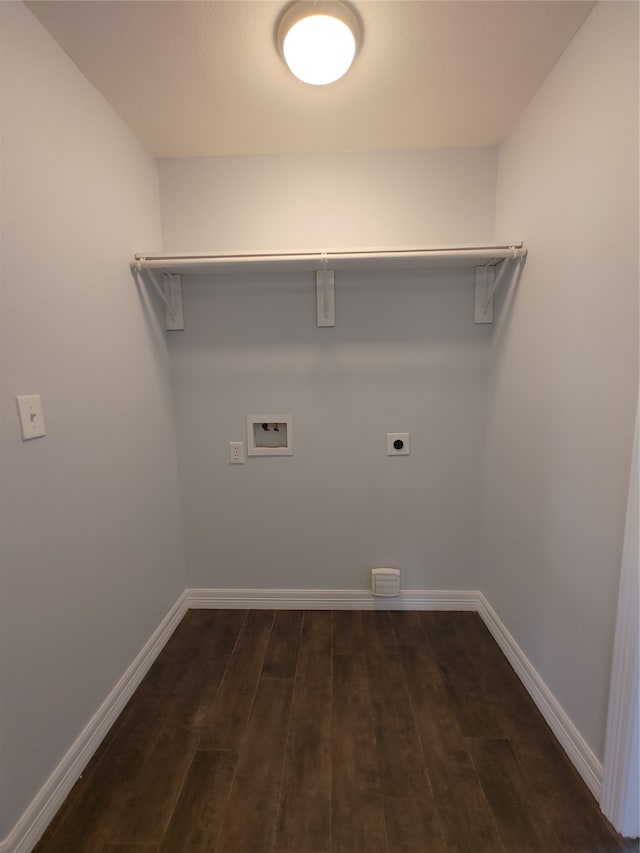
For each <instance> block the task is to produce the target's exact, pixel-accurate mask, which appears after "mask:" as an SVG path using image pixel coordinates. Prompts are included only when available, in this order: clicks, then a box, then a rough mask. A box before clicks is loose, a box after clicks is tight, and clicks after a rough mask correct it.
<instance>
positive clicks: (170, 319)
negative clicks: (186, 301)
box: [163, 273, 184, 331]
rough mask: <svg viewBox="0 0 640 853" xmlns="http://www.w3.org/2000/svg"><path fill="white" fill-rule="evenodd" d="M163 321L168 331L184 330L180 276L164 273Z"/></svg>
mask: <svg viewBox="0 0 640 853" xmlns="http://www.w3.org/2000/svg"><path fill="white" fill-rule="evenodd" d="M163 278H164V288H163V290H164V295H165V300H164V302H165V309H164V310H165V321H166V328H167V330H168V331H177V330H182V329H184V311H183V307H182V276H179V275H171V274H170V273H164V274H163Z"/></svg>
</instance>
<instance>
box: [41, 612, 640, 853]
mask: <svg viewBox="0 0 640 853" xmlns="http://www.w3.org/2000/svg"><path fill="white" fill-rule="evenodd" d="M637 849H638V847H637V845H635V846H634V845H633V844H632V843H631V842H625V841H624V839H621V838H619V836H617V835H616V834H615V833H614V832H613V830H612V828H611V827H610V826H609V824H608V823H607V822H606V821H605V819H604V818H603V817H602V815H601V814H600V811H599V809H598V807H597V805H596V802H595V800H594V799H593V797H592V796H591V794H590V793H589V791H588V790H587V789H586V787H585V785H584V784H583V782H582V780H581V779H580V778H579V776H578V774H577V773H576V771H575V770H574V768H573V767H572V765H571V764H570V762H569V761H568V759H567V758H566V756H565V755H564V753H563V752H562V750H561V749H560V747H559V746H558V744H557V742H556V741H555V739H554V738H553V736H552V734H551V733H550V731H549V729H548V728H547V726H546V724H545V722H544V720H543V719H542V717H541V716H540V714H539V713H538V711H537V709H536V708H535V706H534V705H533V703H532V701H531V700H530V698H529V696H528V695H527V693H526V691H525V690H524V688H523V687H522V685H521V684H520V682H519V681H518V679H517V677H516V676H515V674H514V672H513V670H512V669H511V668H510V666H509V664H508V663H507V661H506V659H505V658H504V656H503V655H502V653H501V652H500V650H499V649H498V647H497V645H496V644H495V643H494V641H493V639H492V638H491V636H490V634H489V633H488V631H487V630H486V628H485V627H484V625H483V624H482V622H481V620H480V618H479V616H478V615H477V614H475V613H440V612H438V613H432V612H383V611H378V612H365V611H333V612H329V611H307V612H304V613H303V612H298V611H277V612H274V611H266V610H256V611H239V610H227V611H213V610H192V611H189V612H188V613H187V615H186V616H185V617H184V619H183V621H182V622H181V624H180V625H179V626H178V628H177V630H176V631H175V633H174V635H173V637H172V638H171V639H170V641H169V643H168V644H167V645H166V647H165V648H164V650H163V651H162V653H161V655H160V656H159V657H158V659H157V661H156V662H155V664H154V665H153V667H152V668H151V670H150V671H149V673H148V675H147V677H146V678H145V680H144V681H143V683H142V684H141V685H140V687H139V688H138V690H137V691H136V693H135V694H134V696H133V697H132V699H131V701H130V702H129V704H128V705H127V707H126V708H125V710H124V711H123V713H122V714H121V715H120V717H119V718H118V720H117V721H116V723H115V725H114V726H113V728H112V729H111V731H110V732H109V734H108V735H107V737H106V738H105V740H104V742H103V743H102V745H101V746H100V748H99V750H98V751H97V753H96V755H95V756H94V758H93V759H92V761H91V763H90V764H89V766H88V767H87V769H86V770H85V772H84V774H83V776H82V778H81V779H80V780H79V781H78V783H77V784H76V785H75V787H74V788H73V790H72V791H71V793H70V795H69V797H68V798H67V800H66V802H65V803H64V805H63V806H62V808H61V809H60V811H59V813H58V814H57V815H56V817H55V818H54V820H53V821H52V823H51V825H50V826H49V828H48V829H47V831H46V833H45V835H44V837H43V838H42V840H41V841H40V843H39V844H38V846H37V847H36V851H37V853H62V851H68V853H180V851H185V853H204V851H207V853H312V851H313V853H467V852H468V853H613V851H629V850H637Z"/></svg>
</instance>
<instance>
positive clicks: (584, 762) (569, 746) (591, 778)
mask: <svg viewBox="0 0 640 853" xmlns="http://www.w3.org/2000/svg"><path fill="white" fill-rule="evenodd" d="M478 613H479V614H480V617H481V618H482V620H483V622H484V623H485V625H486V626H487V628H488V629H489V631H490V632H491V634H492V636H493V638H494V640H495V641H496V642H497V644H498V645H499V646H500V648H501V650H502V652H503V653H504V655H505V657H506V658H507V660H508V661H509V663H510V664H511V666H512V667H513V669H514V671H515V673H516V675H517V676H518V678H519V679H520V681H522V683H523V685H524V687H525V688H526V690H527V692H528V693H529V695H530V696H531V698H532V699H533V701H534V702H535V704H536V706H537V708H538V710H539V711H540V713H541V714H542V716H543V717H544V718H545V720H546V721H547V723H548V725H549V728H550V729H551V731H552V732H553V734H554V735H555V737H556V738H557V740H558V741H559V743H560V746H561V747H562V748H563V749H564V751H565V752H566V753H567V755H568V756H569V759H570V760H571V762H572V764H573V765H574V767H575V768H576V770H577V771H578V773H579V774H580V775H581V776H582V778H583V780H584V782H585V784H586V785H587V787H588V788H589V790H590V791H591V793H592V794H593V795H594V797H595V798H596V800H598V801H599V800H600V792H601V789H602V763H601V762H600V761H599V760H598V758H597V756H596V755H595V753H594V752H593V751H592V749H591V747H590V746H589V745H588V744H587V742H586V741H585V739H584V738H583V737H582V735H581V734H580V732H579V731H578V729H577V728H576V727H575V725H574V724H573V723H572V721H571V719H570V718H569V716H568V714H567V713H566V712H565V710H564V708H563V707H562V705H560V703H559V702H558V700H557V699H556V697H555V696H554V695H553V693H552V692H551V690H550V689H549V688H548V687H547V685H546V684H545V682H544V681H543V680H542V678H541V677H540V675H539V674H538V672H537V670H536V668H535V667H534V666H533V664H532V663H531V661H530V660H529V659H528V658H527V656H526V655H525V653H524V652H523V651H522V649H521V648H520V646H519V645H518V644H517V642H516V641H515V639H514V638H513V636H512V635H511V634H510V633H509V631H508V629H507V627H506V626H505V624H504V623H503V622H502V620H501V619H500V617H499V616H498V614H497V613H496V611H495V610H494V609H493V607H492V606H491V605H490V604H489V602H488V601H487V599H486V598H485V597H484V595H483V594H482V593H479V595H478Z"/></svg>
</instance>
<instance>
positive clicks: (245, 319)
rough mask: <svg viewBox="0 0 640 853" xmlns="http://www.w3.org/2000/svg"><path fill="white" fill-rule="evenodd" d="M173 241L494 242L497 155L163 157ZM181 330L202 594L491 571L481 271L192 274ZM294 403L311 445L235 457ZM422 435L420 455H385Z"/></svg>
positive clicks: (195, 579)
mask: <svg viewBox="0 0 640 853" xmlns="http://www.w3.org/2000/svg"><path fill="white" fill-rule="evenodd" d="M160 186H161V200H162V212H163V238H164V244H165V246H164V247H165V249H166V250H168V251H181V250H182V251H189V250H194V249H207V248H208V249H210V250H218V251H224V250H242V249H262V250H268V249H298V250H300V249H322V248H336V247H341V248H349V247H350V248H353V247H354V246H380V245H382V246H385V245H386V246H389V245H405V246H406V245H412V244H413V245H434V244H438V243H443V244H445V245H447V244H453V245H456V244H458V243H461V242H462V243H465V242H474V241H478V240H480V241H482V240H488V241H490V240H491V236H492V233H493V224H494V198H495V196H494V192H495V150H494V149H476V150H474V149H471V150H459V151H433V152H404V153H403V152H398V153H380V154H366V155H358V154H344V155H331V156H305V157H286V158H285V157H246V158H219V159H212V160H206V159H205V160H189V161H185V160H165V161H160ZM184 292H185V316H186V320H185V322H186V327H187V328H186V331H185V332H176V333H173V334H172V336H171V354H172V369H173V376H174V392H175V400H176V419H177V427H178V447H179V458H180V467H181V482H182V495H183V512H184V521H185V542H186V557H187V580H188V585H189V586H196V587H198V586H202V587H214V588H216V587H227V588H263V587H268V588H272V587H275V588H296V589H297V588H300V589H336V588H337V589H362V588H364V587H366V586H367V585H368V583H369V569H370V568H371V567H372V566H375V565H392V566H398V567H400V568H401V569H402V571H403V585H404V586H405V587H406V588H409V589H425V588H426V589H439V588H440V589H442V588H444V589H450V588H456V589H469V588H473V589H475V588H476V585H477V581H478V573H477V572H478V554H479V551H480V499H481V476H482V458H483V442H484V435H483V430H484V417H485V409H484V405H485V394H486V381H487V366H488V361H487V357H488V347H489V340H490V336H491V330H490V328H488V327H486V326H484V327H483V326H474V325H473V322H472V316H473V272H472V271H471V272H466V273H464V272H463V273H453V272H448V273H442V272H440V273H430V274H428V275H427V274H416V273H405V274H402V275H399V274H396V275H384V274H382V273H380V272H376V273H359V274H349V275H347V274H344V273H341V274H338V273H336V311H337V323H336V327H335V328H322V329H318V328H317V327H316V318H315V280H314V277H313V275H312V274H307V275H306V276H305V275H302V276H301V275H297V274H287V275H274V274H268V275H262V276H258V277H256V278H251V277H246V276H243V277H240V276H227V277H224V278H220V279H218V280H216V281H214V280H212V279H200V278H195V277H193V278H191V279H189V280H186V279H185V283H184ZM260 413H266V414H269V413H273V414H290V415H292V416H293V423H294V444H295V455H294V456H293V457H289V458H277V459H274V458H251V459H249V460H247V463H246V464H245V465H244V466H242V467H240V466H230V465H229V463H228V442H229V441H237V440H245V417H246V415H249V414H251V415H253V414H260ZM405 431H409V432H410V433H411V442H412V450H411V456H410V457H403V458H394V459H391V458H388V457H387V456H386V455H385V450H386V448H385V435H386V433H387V432H405Z"/></svg>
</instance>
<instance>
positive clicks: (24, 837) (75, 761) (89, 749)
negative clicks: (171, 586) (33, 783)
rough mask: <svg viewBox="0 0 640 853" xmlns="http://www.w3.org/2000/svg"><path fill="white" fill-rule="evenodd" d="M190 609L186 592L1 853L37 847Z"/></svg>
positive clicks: (24, 852) (21, 852) (18, 852)
mask: <svg viewBox="0 0 640 853" xmlns="http://www.w3.org/2000/svg"><path fill="white" fill-rule="evenodd" d="M186 611H187V594H186V591H185V592H183V593H182V595H181V596H180V597H179V598H178V600H177V601H176V603H175V604H174V605H173V607H172V608H171V610H170V611H169V612H168V613H167V615H166V616H165V617H164V619H163V620H162V622H161V623H160V625H158V627H157V628H156V630H155V631H154V632H153V634H152V635H151V637H150V638H149V640H147V642H146V643H145V645H144V646H143V648H142V649H141V650H140V652H139V653H138V655H137V656H136V658H135V659H134V660H133V662H132V663H131V665H130V666H129V667H128V669H127V670H126V672H125V673H124V675H123V676H122V677H121V678H120V680H119V681H118V683H117V684H116V685H115V687H114V688H113V690H112V691H111V692H110V693H109V695H108V696H107V698H106V699H105V700H104V702H103V703H102V705H100V707H99V708H98V710H97V711H96V712H95V714H94V715H93V717H92V718H91V719H90V720H89V722H88V723H87V725H86V726H85V727H84V729H83V731H82V732H81V733H80V735H79V736H78V737H77V738H76V740H75V742H74V743H73V744H72V746H71V747H70V748H69V750H68V751H67V753H66V755H65V756H64V758H63V759H62V761H60V763H59V764H58V766H57V767H56V769H55V770H54V771H53V773H52V774H51V776H50V777H49V778H48V779H47V781H46V782H45V784H44V785H43V787H42V788H41V789H40V791H39V792H38V794H37V795H36V796H35V798H34V799H33V801H32V802H31V804H30V805H29V806H28V807H27V809H26V811H25V812H24V814H23V815H22V817H21V818H20V820H19V821H18V823H17V824H16V825H15V826H14V828H13V829H12V830H11V832H10V833H9V835H8V836H7V837H6V838H5V839H4V840H3V841H2V842H1V843H0V853H29V851H30V850H32V849H33V847H34V846H35V845H36V843H37V842H38V840H39V839H40V837H41V835H42V834H43V832H44V831H45V829H46V828H47V826H48V825H49V823H50V821H51V820H52V819H53V817H54V815H55V814H56V812H57V811H58V809H59V808H60V806H61V805H62V803H63V802H64V800H65V798H66V796H67V794H68V793H69V791H70V790H71V788H72V787H73V786H74V784H75V783H76V781H77V780H78V779H79V777H80V775H81V774H82V772H83V770H84V769H85V767H86V766H87V764H88V763H89V761H90V759H91V757H92V755H93V754H94V752H95V751H96V749H97V748H98V747H99V746H100V743H101V742H102V740H103V739H104V737H105V735H106V734H107V732H108V731H109V729H110V728H111V726H112V725H113V723H114V722H115V721H116V719H117V717H118V715H119V714H120V713H121V711H122V710H123V708H124V706H125V705H126V704H127V702H128V701H129V699H130V698H131V696H132V694H133V692H134V690H135V689H136V687H137V686H138V685H139V684H140V682H141V681H142V679H143V678H144V676H145V675H146V673H147V671H148V670H149V668H150V667H151V664H152V663H153V662H154V660H155V659H156V657H157V656H158V654H159V653H160V651H161V650H162V648H163V646H164V645H165V643H166V642H167V640H168V639H169V637H170V636H171V634H172V633H173V631H174V630H175V628H176V627H177V625H178V623H179V622H180V620H181V619H182V617H183V616H184V614H185V613H186Z"/></svg>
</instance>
